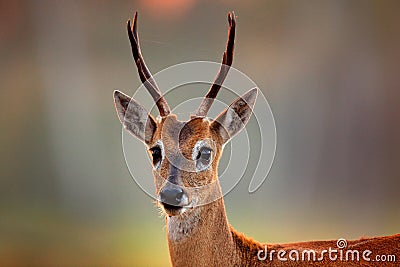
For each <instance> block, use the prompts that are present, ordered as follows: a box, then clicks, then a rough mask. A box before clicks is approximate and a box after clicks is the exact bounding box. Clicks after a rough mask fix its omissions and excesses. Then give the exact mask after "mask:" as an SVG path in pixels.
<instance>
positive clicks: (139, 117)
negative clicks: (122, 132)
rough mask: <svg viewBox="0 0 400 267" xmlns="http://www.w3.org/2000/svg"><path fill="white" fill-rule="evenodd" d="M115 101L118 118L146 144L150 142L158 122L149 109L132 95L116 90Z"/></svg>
mask: <svg viewBox="0 0 400 267" xmlns="http://www.w3.org/2000/svg"><path fill="white" fill-rule="evenodd" d="M114 103H115V108H116V110H117V114H118V118H119V120H120V121H121V123H122V125H123V126H124V128H125V129H126V130H127V131H128V132H130V133H131V134H132V135H133V136H135V137H136V138H138V139H139V140H140V141H142V142H144V143H145V144H149V143H150V142H151V140H152V138H153V135H154V133H155V131H156V128H157V123H156V121H155V120H154V118H153V116H151V114H149V113H148V112H147V110H146V109H145V108H144V107H143V106H142V105H140V104H139V103H138V102H136V101H135V100H134V99H132V98H131V97H129V96H127V95H125V94H124V93H121V92H120V91H117V90H115V91H114Z"/></svg>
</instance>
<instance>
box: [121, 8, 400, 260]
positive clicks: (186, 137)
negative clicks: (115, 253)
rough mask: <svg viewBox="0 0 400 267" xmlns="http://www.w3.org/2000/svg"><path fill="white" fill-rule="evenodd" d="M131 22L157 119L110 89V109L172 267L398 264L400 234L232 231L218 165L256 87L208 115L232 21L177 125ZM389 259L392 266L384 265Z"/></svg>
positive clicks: (227, 57) (226, 60)
mask: <svg viewBox="0 0 400 267" xmlns="http://www.w3.org/2000/svg"><path fill="white" fill-rule="evenodd" d="M137 17H138V15H137V12H135V14H134V18H133V23H131V20H128V22H127V31H128V37H129V40H130V44H131V49H132V55H133V59H134V61H135V63H136V67H137V70H138V73H139V77H140V80H141V81H142V83H143V84H144V86H145V88H146V89H147V90H148V92H149V93H150V95H151V96H152V98H153V99H154V102H155V104H156V106H157V108H158V111H159V116H157V118H154V117H153V116H152V115H151V114H150V113H149V112H148V111H147V110H146V109H145V108H144V107H143V106H142V105H141V104H140V103H139V102H137V101H136V100H134V99H133V98H131V97H130V96H128V95H126V94H124V93H122V92H120V91H118V90H115V91H114V104H115V108H116V111H117V115H118V118H119V120H120V122H121V123H122V126H123V128H124V129H125V130H126V131H128V132H129V133H130V134H131V135H133V136H134V137H135V138H137V139H139V140H140V141H141V142H143V143H144V145H145V146H146V148H147V150H148V153H149V155H150V159H151V161H152V165H153V168H152V173H153V177H154V183H155V188H156V196H157V199H156V203H157V205H158V206H159V207H160V209H161V210H162V212H163V214H164V215H165V221H166V232H167V242H168V249H169V255H170V263H171V265H172V266H175V267H176V266H310V265H312V266H376V264H377V263H380V266H396V260H397V261H398V262H397V265H400V262H399V261H400V234H396V235H392V236H384V237H373V238H361V239H358V240H352V241H348V242H347V241H346V240H343V239H341V240H338V241H336V242H335V240H329V241H309V242H299V243H289V244H265V243H260V242H258V241H255V240H253V239H252V238H250V237H247V236H245V235H244V234H242V233H240V232H238V231H236V230H235V229H234V228H233V227H232V226H231V225H230V224H229V223H228V220H227V215H226V211H225V205H224V199H223V195H222V191H221V187H220V184H219V181H218V162H219V160H220V158H221V155H222V153H223V148H224V145H225V144H226V143H227V142H229V140H231V138H233V137H234V136H235V135H237V134H238V133H239V132H240V131H241V130H242V129H243V128H244V127H245V125H246V123H247V122H248V121H249V119H250V117H251V115H252V110H253V108H254V105H255V102H256V98H257V94H258V88H253V89H250V90H249V91H247V92H246V93H245V94H244V95H242V96H240V97H238V98H237V99H235V100H234V101H233V102H232V103H231V104H230V105H229V106H228V107H227V108H225V109H224V110H223V111H222V112H221V113H220V114H219V115H218V116H217V118H215V119H210V118H208V117H207V113H208V111H209V109H210V107H211V105H212V103H213V101H214V99H215V98H216V96H217V94H218V92H219V90H220V88H221V86H222V83H223V81H224V80H225V78H226V76H227V74H228V71H229V69H230V67H231V65H232V62H233V51H234V39H235V27H236V18H235V15H234V13H233V12H229V13H228V24H229V29H228V40H227V43H226V49H225V51H224V53H223V57H222V63H221V65H220V69H219V72H218V73H217V75H216V77H215V81H214V83H213V84H212V85H211V87H210V89H209V91H208V93H207V94H206V95H205V97H204V98H203V100H202V102H201V104H200V105H199V107H198V108H197V110H196V111H195V112H194V114H192V115H191V116H190V119H189V120H187V121H180V120H178V118H177V116H176V115H175V114H173V113H172V112H171V109H170V107H169V105H168V103H167V101H166V99H165V98H164V96H163V95H162V93H161V91H160V89H159V88H158V86H157V84H156V82H155V80H154V79H153V76H152V74H151V73H150V71H149V69H148V68H147V66H146V64H145V62H144V59H143V56H142V53H141V49H140V44H139V37H138V30H137ZM339 241H340V242H341V243H340V242H339ZM343 242H345V246H343V244H342V243H343ZM349 251H350V252H349ZM356 251H357V253H356ZM376 255H377V256H380V255H381V256H382V255H383V256H384V257H385V259H386V261H380V262H377V261H378V259H377V258H376V257H375V256H376ZM350 256H351V257H352V258H350ZM389 256H392V257H391V261H387V259H388V258H389ZM393 257H394V258H393ZM339 259H341V260H339Z"/></svg>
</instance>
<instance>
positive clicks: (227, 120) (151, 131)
mask: <svg viewBox="0 0 400 267" xmlns="http://www.w3.org/2000/svg"><path fill="white" fill-rule="evenodd" d="M228 22H229V30H228V41H227V46H226V50H225V52H224V54H223V59H222V64H221V67H220V70H219V72H218V74H217V76H216V78H215V81H214V83H213V84H212V86H211V88H210V90H209V91H208V93H207V94H206V96H205V97H204V99H203V101H202V103H201V104H200V106H199V108H198V109H197V110H196V111H195V113H194V115H192V116H191V118H190V120H188V121H179V120H178V119H177V117H176V115H174V114H172V113H171V110H170V108H169V106H168V103H167V101H166V100H165V98H164V97H163V96H162V94H161V92H160V90H159V89H158V87H157V84H156V82H155V80H154V79H153V78H152V75H151V73H150V71H149V70H148V68H147V67H146V64H145V62H144V60H143V57H142V55H141V51H140V45H139V37H138V33H137V13H135V16H134V19H133V24H132V25H131V21H130V20H128V23H127V30H128V36H129V40H130V43H131V47H132V54H133V58H134V61H135V63H136V66H137V69H138V72H139V77H140V79H141V81H142V82H143V83H144V85H145V87H146V88H147V90H148V91H149V93H150V94H151V96H152V97H153V99H154V101H155V103H156V105H157V107H158V110H159V112H160V115H159V116H158V117H157V119H155V118H154V117H153V116H152V115H151V114H149V113H148V111H146V109H145V108H144V107H143V106H142V105H140V104H139V103H138V102H137V101H135V100H134V99H131V98H130V97H129V96H127V95H125V94H123V93H121V92H119V91H115V92H114V101H115V107H116V110H117V114H118V117H119V119H120V121H121V123H122V125H123V127H124V128H125V129H126V130H127V131H128V132H130V133H131V134H132V135H133V136H135V137H136V138H138V139H139V140H141V141H142V142H143V143H144V144H145V145H146V146H147V148H148V152H149V153H150V155H151V158H152V162H153V175H154V180H155V185H156V195H157V202H158V203H159V204H160V206H161V207H162V208H163V210H164V211H165V213H166V214H167V215H168V216H170V217H171V216H179V215H181V214H183V213H186V214H187V213H190V212H192V211H193V210H194V209H196V207H197V206H199V205H202V204H206V203H209V202H210V201H212V200H215V199H216V197H217V198H218V197H220V196H221V191H220V187H219V182H218V174H217V170H218V162H219V159H220V157H221V155H222V151H223V147H224V144H226V143H227V142H228V141H229V140H230V139H231V138H232V137H233V136H235V135H236V134H237V133H238V132H240V131H241V130H242V129H243V128H244V126H245V125H246V123H247V122H248V120H249V119H250V117H251V114H252V108H253V106H254V104H255V100H256V97H257V88H254V89H251V90H250V91H248V92H247V93H246V94H244V95H243V96H241V97H239V98H237V99H236V100H234V101H233V102H232V103H231V104H230V106H229V107H228V108H226V109H225V110H223V111H222V112H221V113H220V114H219V115H218V116H217V118H216V119H209V118H207V117H206V116H207V112H208V110H209V109H210V107H211V104H212V103H213V101H214V99H215V97H216V96H217V94H218V91H219V90H220V88H221V85H222V83H223V81H224V80H225V78H226V76H227V74H228V71H229V68H230V66H231V65H232V61H233V50H234V38H235V17H234V14H233V13H229V14H228Z"/></svg>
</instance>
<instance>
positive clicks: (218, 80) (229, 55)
mask: <svg viewBox="0 0 400 267" xmlns="http://www.w3.org/2000/svg"><path fill="white" fill-rule="evenodd" d="M228 23H229V29H228V41H227V43H226V50H225V52H224V54H223V55H222V63H221V68H220V70H219V72H218V74H217V76H216V77H215V80H214V83H213V84H212V86H211V88H210V90H209V91H208V93H207V94H206V96H205V97H204V99H203V101H202V102H201V104H200V106H199V108H198V109H197V111H196V116H199V117H205V116H206V115H207V112H208V111H209V109H210V108H211V105H212V103H213V102H214V99H215V97H216V96H217V94H218V92H219V89H221V86H222V83H223V82H224V80H225V78H226V76H227V75H228V71H229V69H230V67H231V65H232V62H233V50H234V45H235V27H236V20H235V14H234V13H233V12H229V13H228Z"/></svg>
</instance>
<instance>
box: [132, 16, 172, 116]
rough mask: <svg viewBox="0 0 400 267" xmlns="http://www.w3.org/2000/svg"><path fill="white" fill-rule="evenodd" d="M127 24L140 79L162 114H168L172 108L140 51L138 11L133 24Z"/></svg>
mask: <svg viewBox="0 0 400 267" xmlns="http://www.w3.org/2000/svg"><path fill="white" fill-rule="evenodd" d="M126 26H127V30H128V36H129V41H130V42H131V47H132V55H133V58H134V60H135V63H136V66H137V69H138V72H139V77H140V80H141V81H142V83H144V86H145V87H146V88H147V90H148V91H149V93H150V95H151V96H152V97H153V99H154V101H155V102H156V105H157V107H158V110H159V111H160V115H161V116H163V117H164V116H167V115H168V114H169V113H170V112H171V110H170V108H169V106H168V103H167V101H166V100H165V98H164V97H163V96H162V94H161V92H160V90H159V89H158V86H157V84H156V82H155V81H154V79H153V77H152V75H151V73H150V71H149V69H148V68H147V66H146V63H145V62H144V59H143V57H142V54H141V52H140V44H139V36H138V33H137V12H135V16H134V18H133V25H132V26H131V20H128V23H127V25H126Z"/></svg>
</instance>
